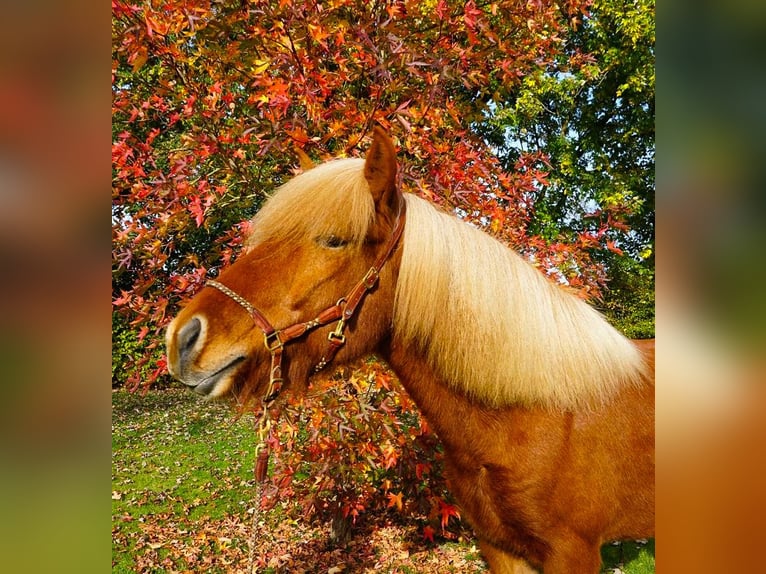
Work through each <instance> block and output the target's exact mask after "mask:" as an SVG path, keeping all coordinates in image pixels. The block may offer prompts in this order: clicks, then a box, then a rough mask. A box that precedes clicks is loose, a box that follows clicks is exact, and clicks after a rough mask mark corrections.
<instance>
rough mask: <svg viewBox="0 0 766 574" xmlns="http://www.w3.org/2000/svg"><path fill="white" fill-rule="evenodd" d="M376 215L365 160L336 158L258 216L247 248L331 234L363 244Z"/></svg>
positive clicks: (287, 188)
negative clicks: (365, 174) (261, 243)
mask: <svg viewBox="0 0 766 574" xmlns="http://www.w3.org/2000/svg"><path fill="white" fill-rule="evenodd" d="M374 216H375V202H374V201H373V199H372V197H371V196H370V190H369V186H368V184H367V180H366V179H365V178H364V160H363V159H356V158H353V159H336V160H332V161H328V162H326V163H322V164H320V165H318V166H316V167H314V168H312V169H310V170H308V171H306V172H304V173H302V174H301V175H299V176H297V177H294V178H293V179H291V180H290V181H288V182H287V183H285V184H284V185H283V186H281V187H280V188H279V189H277V190H276V191H275V192H274V196H273V197H271V198H269V200H268V201H267V202H266V203H265V204H264V205H263V207H262V208H261V210H260V211H259V212H258V213H257V214H256V216H255V218H253V221H252V227H251V228H252V231H251V234H250V236H249V237H248V240H247V244H248V245H255V244H257V243H260V242H262V241H265V240H273V241H278V242H290V241H297V242H301V241H306V240H309V241H310V240H314V239H317V238H321V237H327V236H329V235H336V236H339V237H340V238H342V239H343V240H345V241H348V242H350V243H355V244H360V243H361V242H362V240H363V239H364V238H365V236H366V235H367V231H368V229H369V226H370V224H371V223H372V221H373V218H374Z"/></svg>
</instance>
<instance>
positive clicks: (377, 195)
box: [364, 126, 399, 212]
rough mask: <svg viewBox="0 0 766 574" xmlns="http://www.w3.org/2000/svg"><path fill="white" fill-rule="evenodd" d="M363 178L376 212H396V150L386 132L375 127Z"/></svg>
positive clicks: (397, 203) (397, 202) (397, 198)
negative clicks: (385, 210) (365, 180)
mask: <svg viewBox="0 0 766 574" xmlns="http://www.w3.org/2000/svg"><path fill="white" fill-rule="evenodd" d="M364 177H365V178H366V179H367V183H368V184H369V185H370V193H372V197H373V199H374V200H375V206H376V208H377V211H378V212H380V211H382V210H381V208H384V209H387V210H390V211H396V210H397V209H398V205H399V197H398V193H399V192H398V190H397V188H396V150H395V149H394V144H393V143H392V142H391V139H390V138H389V137H388V134H387V133H386V131H385V130H384V129H383V128H382V127H380V126H375V129H374V131H373V135H372V146H370V150H369V151H368V152H367V159H366V160H365V162H364Z"/></svg>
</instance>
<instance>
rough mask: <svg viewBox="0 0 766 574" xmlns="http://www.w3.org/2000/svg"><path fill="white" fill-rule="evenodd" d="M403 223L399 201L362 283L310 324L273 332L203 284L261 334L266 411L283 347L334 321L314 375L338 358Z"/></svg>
mask: <svg viewBox="0 0 766 574" xmlns="http://www.w3.org/2000/svg"><path fill="white" fill-rule="evenodd" d="M405 219H406V211H405V203H404V200H402V201H401V203H400V206H399V214H398V216H397V218H396V222H395V224H394V228H393V230H392V231H391V236H390V237H389V239H388V243H387V244H386V248H385V249H384V250H383V252H382V253H381V254H380V256H379V257H378V258H377V259H376V260H375V263H374V264H373V266H372V267H370V269H369V270H368V271H367V273H365V275H364V277H363V278H362V279H361V281H359V283H357V284H356V285H355V286H354V288H353V289H351V291H350V292H349V293H348V295H346V296H345V297H342V298H340V299H339V300H338V302H337V303H335V305H332V306H330V307H328V308H327V309H325V310H324V311H322V312H321V313H319V315H317V316H316V317H315V318H313V319H311V320H310V321H305V322H303V323H295V324H294V325H290V326H289V327H284V328H283V329H276V328H274V326H273V325H272V324H271V323H270V322H269V320H268V319H266V317H265V316H264V315H263V313H261V312H260V311H259V310H258V309H257V308H256V307H255V306H254V305H253V304H252V303H250V302H249V301H248V300H247V299H245V298H244V297H242V296H241V295H239V294H238V293H237V292H236V291H234V290H232V289H230V288H229V287H227V286H226V285H224V284H223V283H220V282H218V281H215V280H213V279H210V280H208V281H207V282H206V285H207V286H209V287H213V288H215V289H218V290H219V291H220V292H221V293H223V294H224V295H226V296H228V297H229V298H230V299H232V300H233V301H235V302H236V303H238V304H239V305H240V306H241V307H242V308H243V309H244V310H245V311H247V314H248V315H250V317H251V318H252V319H253V322H254V323H255V324H256V325H257V326H258V328H259V329H260V330H261V331H263V345H264V347H266V350H267V351H268V352H269V354H270V355H271V367H270V370H269V385H268V387H267V390H266V394H265V396H264V398H263V400H262V402H263V406H264V407H265V408H268V407H269V406H270V405H271V403H273V402H274V401H275V400H276V399H277V397H278V396H279V392H280V391H281V390H282V385H283V384H284V379H283V377H282V355H283V351H284V346H285V345H286V344H287V343H289V342H291V341H293V340H295V339H297V338H299V337H302V336H303V335H305V334H306V333H308V332H309V331H311V330H313V329H315V328H317V327H321V326H323V325H327V324H329V323H332V322H334V321H337V322H338V324H337V326H336V327H335V329H334V330H333V331H331V332H330V333H329V334H328V335H327V351H325V354H324V355H323V356H322V358H321V360H320V361H319V363H317V365H316V366H315V367H314V372H315V373H317V372H319V371H321V370H322V369H324V368H325V367H326V366H327V365H328V364H329V363H330V362H331V361H332V360H333V359H334V358H335V355H337V354H338V351H339V350H340V349H341V347H343V345H344V344H345V343H346V336H345V335H344V334H343V331H344V329H345V327H346V324H347V323H348V321H349V320H350V319H351V318H352V317H353V316H354V313H355V312H356V310H357V308H358V307H359V305H360V304H361V302H362V300H363V299H364V296H365V295H366V294H367V292H368V291H371V290H372V289H373V288H374V287H375V285H376V283H377V282H378V279H379V277H380V271H381V269H382V268H383V265H385V263H386V261H388V260H389V258H390V257H391V254H392V253H393V252H394V248H395V247H396V245H397V244H398V243H399V239H400V238H401V236H402V232H403V231H404V223H405Z"/></svg>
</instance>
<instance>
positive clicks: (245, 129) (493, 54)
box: [112, 0, 626, 538]
mask: <svg viewBox="0 0 766 574" xmlns="http://www.w3.org/2000/svg"><path fill="white" fill-rule="evenodd" d="M588 10H589V1H588V0H560V1H556V2H552V1H542V0H529V1H524V2H517V1H510V0H498V1H495V2H491V1H487V2H484V1H479V2H476V1H474V0H469V1H468V2H463V1H460V2H456V1H453V0H449V1H448V0H418V1H414V0H376V1H373V2H357V1H352V0H327V1H323V2H319V1H311V0H306V1H301V0H252V1H246V0H245V1H236V2H235V1H231V0H223V1H221V2H210V1H209V0H156V1H155V0H152V1H145V2H141V3H131V2H130V1H129V0H113V2H112V13H113V55H112V95H113V145H112V161H113V181H112V185H113V191H112V193H113V196H112V197H113V201H112V241H113V305H114V310H115V313H116V315H115V317H116V319H115V324H116V325H118V326H119V331H120V333H121V336H128V337H129V338H132V339H131V340H132V343H131V344H132V345H134V346H136V345H137V346H138V347H139V348H140V352H136V353H133V354H132V355H130V356H128V357H125V359H124V363H123V364H121V369H122V370H123V373H122V374H121V376H122V380H123V381H127V382H128V383H130V384H132V385H139V384H141V383H149V382H152V381H155V380H156V379H157V378H158V377H160V376H161V375H163V374H164V372H165V371H164V368H165V365H164V360H163V358H162V355H161V347H162V329H163V327H164V326H165V324H166V323H167V321H168V320H169V319H170V317H172V315H173V314H174V313H175V311H176V310H177V308H178V305H179V304H180V303H182V302H183V301H184V300H186V299H188V298H189V297H190V296H191V295H193V294H194V293H195V292H196V291H197V290H198V289H199V288H200V286H201V285H202V284H203V282H204V280H205V278H206V277H207V276H209V275H215V274H216V273H217V272H218V271H219V270H220V268H221V267H224V266H226V265H228V264H229V263H230V262H231V261H232V260H233V259H234V258H235V257H236V255H237V252H238V249H239V247H240V245H241V241H242V236H243V234H245V233H246V232H247V228H248V225H247V223H246V221H247V220H248V219H249V217H251V216H252V215H253V214H254V213H255V212H256V211H257V209H258V207H259V205H260V204H261V202H262V201H263V199H264V198H265V197H266V196H267V194H268V193H270V192H271V191H273V190H274V189H275V188H276V187H277V186H278V185H279V184H281V183H282V182H284V181H285V180H286V179H288V178H290V177H291V176H292V175H293V174H294V172H295V171H296V170H297V169H299V168H298V165H299V159H300V157H299V156H304V159H305V157H308V158H310V159H311V160H313V161H321V160H324V159H327V158H330V157H335V156H343V155H346V156H353V155H362V154H363V153H364V151H365V149H366V146H367V145H368V139H367V136H368V135H369V134H370V133H371V128H372V127H373V126H374V125H375V124H376V123H379V124H382V125H383V126H384V127H386V128H387V129H388V130H389V132H390V133H391V135H392V136H393V138H394V141H395V143H396V145H397V147H398V151H399V159H400V177H401V184H402V186H403V189H404V190H406V191H409V192H414V193H417V194H420V195H421V196H423V197H426V198H427V199H428V200H430V201H432V202H434V203H438V204H442V205H444V206H445V207H446V208H448V209H451V210H454V211H455V212H456V213H458V214H459V215H460V216H462V217H464V218H465V219H468V220H470V221H472V222H474V223H475V224H476V225H478V226H480V227H482V228H484V229H486V231H488V232H489V233H492V234H494V235H496V236H497V237H499V238H500V239H502V240H503V241H505V242H508V243H509V244H511V245H513V246H514V247H515V248H516V249H518V250H519V251H521V252H522V253H524V254H526V255H528V256H529V257H530V258H532V259H533V260H534V262H535V263H536V264H537V265H539V266H540V267H541V268H542V269H543V270H545V271H547V272H549V273H552V274H557V275H559V276H560V277H563V278H564V279H566V280H567V282H568V283H569V284H570V285H571V286H572V287H575V288H577V289H579V290H581V292H582V293H583V294H584V295H585V296H588V295H592V294H594V293H597V292H598V289H599V287H600V286H601V285H602V283H603V280H604V276H603V269H602V268H601V266H599V265H597V264H595V263H594V262H593V260H592V259H591V257H590V253H589V250H590V249H592V248H594V247H603V246H607V242H608V240H609V239H608V236H607V234H606V232H607V231H608V230H609V229H611V228H613V227H619V226H621V225H622V223H621V222H622V218H621V216H622V215H623V214H624V213H625V212H626V208H625V206H623V205H618V204H615V205H612V206H608V207H607V208H604V209H601V210H598V213H594V214H592V215H593V217H594V221H595V222H596V223H595V226H594V228H593V229H592V230H591V231H588V232H582V233H580V234H578V235H577V236H576V237H574V238H569V239H568V240H565V239H564V238H554V239H553V240H551V238H550V237H548V238H545V239H544V238H542V237H540V236H537V235H535V234H534V233H531V232H530V221H532V219H533V218H534V216H535V207H536V200H537V198H538V197H539V196H540V193H541V190H543V189H544V188H545V186H546V184H547V176H548V172H549V169H550V165H549V164H548V160H547V157H546V156H545V154H543V153H541V152H540V150H534V149H528V150H523V153H520V154H519V158H518V160H517V161H516V162H515V165H514V166H513V169H512V170H506V169H504V168H503V167H502V165H501V162H500V161H499V160H498V158H497V157H496V155H495V153H494V150H493V149H492V147H491V146H490V145H489V144H488V143H487V142H486V141H485V140H483V139H482V138H481V137H479V136H478V135H477V133H476V131H475V130H474V129H473V128H472V126H473V125H474V124H475V123H476V122H478V121H480V120H481V119H482V118H484V117H485V115H486V114H487V113H488V111H491V110H492V108H493V106H494V105H495V103H496V102H505V101H508V100H510V99H512V98H513V97H514V93H515V90H517V88H518V87H519V85H520V82H521V79H522V78H524V77H525V76H527V75H528V74H530V73H532V72H533V71H539V70H541V69H543V70H544V69H546V68H547V67H549V66H551V65H552V62H554V61H557V62H558V63H557V66H558V69H561V67H562V59H563V61H564V65H565V67H567V66H568V67H569V68H570V69H571V70H578V69H580V68H581V67H583V66H586V65H588V64H589V62H590V61H591V59H590V56H589V55H588V54H586V53H581V52H579V51H578V50H572V49H571V47H570V48H567V49H566V50H565V47H566V46H567V43H566V39H567V37H568V35H569V34H570V33H571V31H572V30H573V29H576V27H577V26H579V25H581V23H582V21H583V18H587V15H588ZM297 149H299V150H301V152H297V151H296V150H297ZM604 210H606V211H608V212H609V213H605V211H604ZM594 211H595V210H594ZM125 333H128V335H125ZM387 377H388V378H389V379H390V374H388V373H387V372H386V371H385V369H384V368H382V367H380V366H376V365H375V364H374V363H372V364H365V365H364V366H363V368H362V370H361V371H354V372H346V373H345V375H342V376H341V375H336V377H335V378H330V379H324V380H322V381H318V382H317V385H320V387H319V388H321V389H323V390H327V391H329V389H334V391H333V392H324V393H321V394H322V398H321V400H314V402H313V404H311V403H310V401H311V399H300V398H295V399H294V400H295V401H298V402H300V401H304V400H308V401H309V404H308V405H307V404H305V403H304V404H303V405H302V408H301V409H297V408H295V410H294V411H292V410H291V409H293V407H292V406H288V407H287V411H288V413H289V412H294V414H295V416H294V417H292V418H291V417H289V416H283V417H282V419H281V421H280V431H281V432H280V441H279V442H278V443H275V444H274V445H273V446H274V449H275V453H276V457H277V461H276V470H275V482H274V483H275V488H277V489H279V492H280V493H281V494H282V495H285V494H290V492H291V491H294V490H295V488H296V486H295V484H296V480H297V479H298V478H301V477H303V478H305V475H306V474H307V473H310V475H311V480H310V481H308V482H304V486H302V487H300V488H304V490H303V491H302V492H303V495H302V497H301V500H302V503H303V504H305V508H306V511H307V512H309V513H311V512H314V511H320V510H322V509H323V508H324V509H328V508H330V507H333V505H334V510H336V511H340V512H341V514H342V515H343V516H345V517H347V518H349V519H350V520H354V519H355V518H356V517H357V515H358V514H359V513H360V512H362V511H363V510H365V509H366V508H368V507H370V506H371V505H373V506H374V505H379V506H385V507H388V508H391V509H395V510H397V511H407V510H411V511H412V512H413V513H420V514H423V515H426V516H430V517H431V518H432V519H433V520H432V521H431V522H429V523H428V525H427V526H426V529H425V530H424V536H426V537H431V538H432V537H433V534H434V532H435V531H437V530H440V529H443V528H446V527H447V526H448V525H449V523H450V519H451V518H452V517H457V511H456V510H455V509H454V507H452V506H451V505H449V504H448V503H447V502H445V500H444V499H443V497H442V495H443V493H442V492H441V491H437V490H436V487H435V486H433V485H434V484H435V482H434V481H433V476H434V475H435V474H438V473H437V471H438V469H435V468H434V465H438V448H437V445H436V442H435V440H434V438H433V436H432V435H430V433H428V432H427V429H426V428H425V426H424V424H425V423H423V422H422V421H421V420H420V418H419V416H418V415H417V413H416V412H415V410H414V408H413V407H412V405H411V404H410V403H409V400H408V399H407V398H406V397H405V396H403V395H401V394H400V393H395V392H393V391H391V390H390V389H391V387H390V384H391V383H390V381H389V379H387ZM321 385H324V386H321ZM299 412H300V413H302V414H300V415H299V414H297V413H299ZM329 413H332V414H329ZM295 417H297V418H295ZM295 421H302V426H300V427H299V426H297V424H298V423H297V422H295ZM301 433H309V436H301ZM349 441H352V442H353V443H354V445H355V446H354V447H353V448H349V447H348V446H344V444H346V445H347V443H348V442H349ZM304 444H307V445H308V447H307V448H302V450H300V451H298V449H297V448H294V447H295V446H296V445H304ZM344 449H345V450H344ZM291 457H292V458H291ZM307 465H308V466H307ZM309 467H310V469H309ZM306 484H308V485H310V486H308V487H307V486H305V485H306ZM429 485H431V486H429ZM312 493H313V494H312Z"/></svg>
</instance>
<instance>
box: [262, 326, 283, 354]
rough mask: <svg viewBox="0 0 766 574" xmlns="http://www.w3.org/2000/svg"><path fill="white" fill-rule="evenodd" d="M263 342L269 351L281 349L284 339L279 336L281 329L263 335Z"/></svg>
mask: <svg viewBox="0 0 766 574" xmlns="http://www.w3.org/2000/svg"><path fill="white" fill-rule="evenodd" d="M263 344H264V345H265V346H266V350H267V351H268V352H269V353H273V352H274V351H276V350H278V349H281V348H282V347H283V344H282V340H281V339H280V338H279V331H273V332H271V333H266V334H264V335H263Z"/></svg>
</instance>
